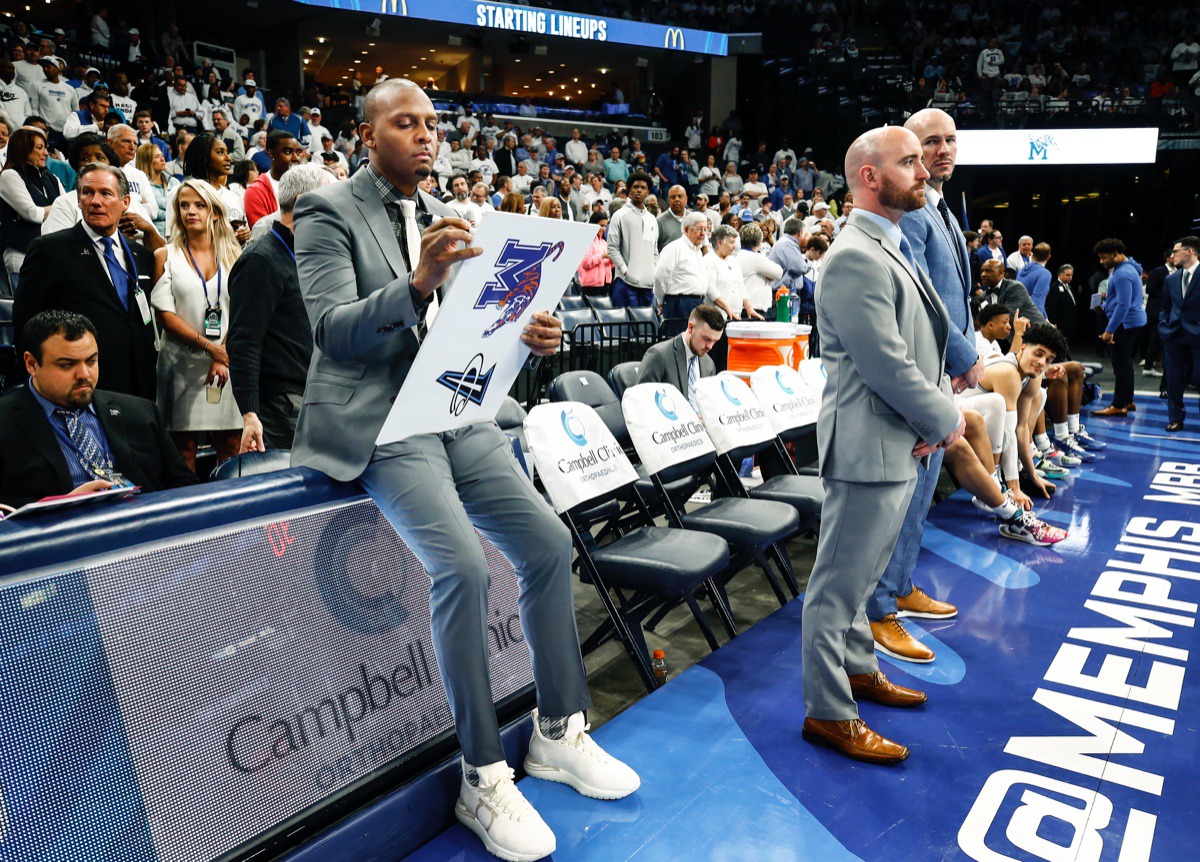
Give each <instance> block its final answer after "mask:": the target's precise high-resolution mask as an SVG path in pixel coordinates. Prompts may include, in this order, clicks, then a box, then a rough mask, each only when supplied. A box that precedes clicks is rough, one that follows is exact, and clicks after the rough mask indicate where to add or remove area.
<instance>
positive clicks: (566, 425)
mask: <svg viewBox="0 0 1200 862" xmlns="http://www.w3.org/2000/svg"><path fill="white" fill-rule="evenodd" d="M562 426H563V430H564V431H566V432H567V436H568V437H570V438H571V442H572V443H574V444H575V445H576V446H586V445H587V437H585V436H583V423H582V422H581V421H579V417H578V416H576V415H575V414H574V413H571V412H570V411H568V410H564V411H563V412H562Z"/></svg>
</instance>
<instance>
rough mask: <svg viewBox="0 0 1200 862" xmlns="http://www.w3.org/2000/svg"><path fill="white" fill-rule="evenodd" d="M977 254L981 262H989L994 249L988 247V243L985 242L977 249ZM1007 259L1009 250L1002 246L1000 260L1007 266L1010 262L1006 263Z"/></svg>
mask: <svg viewBox="0 0 1200 862" xmlns="http://www.w3.org/2000/svg"><path fill="white" fill-rule="evenodd" d="M975 256H976V257H977V258H979V261H980V263H987V262H988V261H989V260H991V259H992V250H991V249H990V248H988V247H987V243H986V242H985V243H984V244H983V245H981V246H980V247H979V248H977V249H975ZM1007 260H1008V252H1006V251H1005V250H1004V246H1000V262H1001V263H1003V264H1004V265H1005V266H1008V264H1007V263H1005V261H1007Z"/></svg>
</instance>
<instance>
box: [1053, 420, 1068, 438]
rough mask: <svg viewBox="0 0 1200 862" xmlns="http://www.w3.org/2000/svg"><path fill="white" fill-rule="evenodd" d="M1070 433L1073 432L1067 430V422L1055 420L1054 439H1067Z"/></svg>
mask: <svg viewBox="0 0 1200 862" xmlns="http://www.w3.org/2000/svg"><path fill="white" fill-rule="evenodd" d="M1070 434H1071V432H1070V431H1068V430H1067V423H1066V422H1055V423H1054V439H1055V440H1066V439H1067V437H1068V436H1069V435H1070Z"/></svg>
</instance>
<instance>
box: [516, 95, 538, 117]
mask: <svg viewBox="0 0 1200 862" xmlns="http://www.w3.org/2000/svg"><path fill="white" fill-rule="evenodd" d="M517 113H518V114H519V115H520V116H522V117H529V118H531V119H532V118H534V117H536V116H537V108H535V107H534V106H533V102H532V101H531V100H530V98H529V97H528V96H526V97H525V103H524V104H523V105H521V107H519V108H518V109H517Z"/></svg>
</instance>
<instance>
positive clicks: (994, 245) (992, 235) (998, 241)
mask: <svg viewBox="0 0 1200 862" xmlns="http://www.w3.org/2000/svg"><path fill="white" fill-rule="evenodd" d="M921 113H924V112H921ZM913 116H914V117H915V116H916V114H913ZM980 239H981V240H982V241H983V244H982V245H980V246H979V248H977V249H976V250H975V256H976V257H977V258H979V261H980V263H987V262H988V261H989V260H998V261H1000V263H1002V264H1004V265H1005V266H1007V265H1008V264H1007V258H1006V257H1005V255H1004V245H1003V243H1004V235H1003V234H1002V233H1000V231H998V230H991V231H988V232H987V233H985V234H983V235H982V236H981V237H980Z"/></svg>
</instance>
